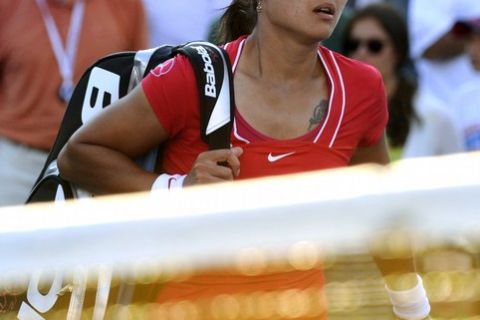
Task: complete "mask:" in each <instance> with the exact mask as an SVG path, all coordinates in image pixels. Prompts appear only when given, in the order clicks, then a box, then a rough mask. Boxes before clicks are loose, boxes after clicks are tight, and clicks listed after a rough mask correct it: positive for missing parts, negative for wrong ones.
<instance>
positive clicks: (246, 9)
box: [218, 0, 258, 44]
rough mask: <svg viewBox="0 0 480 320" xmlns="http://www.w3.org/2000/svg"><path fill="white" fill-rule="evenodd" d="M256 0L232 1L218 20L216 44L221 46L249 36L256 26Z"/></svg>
mask: <svg viewBox="0 0 480 320" xmlns="http://www.w3.org/2000/svg"><path fill="white" fill-rule="evenodd" d="M257 1H258V0H233V1H232V3H231V4H230V5H229V6H228V7H227V10H226V11H225V13H224V14H223V16H222V18H221V20H220V26H219V34H218V42H219V43H221V44H223V43H227V42H230V41H233V40H235V39H237V38H238V37H240V36H242V35H245V34H250V33H252V31H253V28H255V25H256V24H257V9H256V8H257Z"/></svg>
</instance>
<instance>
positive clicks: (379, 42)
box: [342, 3, 463, 160]
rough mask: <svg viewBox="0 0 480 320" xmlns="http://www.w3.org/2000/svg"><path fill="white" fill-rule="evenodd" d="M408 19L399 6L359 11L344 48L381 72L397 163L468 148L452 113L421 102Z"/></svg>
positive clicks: (427, 101)
mask: <svg viewBox="0 0 480 320" xmlns="http://www.w3.org/2000/svg"><path fill="white" fill-rule="evenodd" d="M409 47H410V41H409V35H408V28H407V25H406V21H405V18H404V17H403V16H402V13H401V12H400V11H399V10H398V9H397V8H396V7H394V6H392V5H389V4H385V3H383V4H381V3H379V4H372V5H369V6H366V7H364V8H362V9H360V10H358V11H356V12H355V14H354V15H353V16H352V18H351V19H350V21H349V23H348V24H347V26H346V28H345V33H344V38H343V41H342V50H343V53H344V54H345V55H347V56H348V57H350V58H353V59H356V60H359V61H362V62H364V63H367V64H369V65H371V66H373V67H375V68H376V69H378V70H379V71H380V73H381V74H382V77H383V81H384V83H385V88H386V91H387V97H388V112H389V121H388V124H387V128H386V132H387V138H388V144H389V147H390V154H391V158H392V160H398V159H400V158H408V157H418V156H431V155H439V154H446V153H452V152H458V151H461V150H463V148H462V143H461V138H460V135H459V130H458V127H457V126H456V123H455V119H454V115H453V114H452V113H451V111H450V110H445V109H444V108H442V107H441V105H442V103H441V102H438V101H436V100H435V99H434V98H433V97H431V99H423V100H422V101H419V100H418V99H417V85H416V78H415V76H414V74H413V73H412V72H411V71H412V69H413V68H412V63H411V60H410V56H409Z"/></svg>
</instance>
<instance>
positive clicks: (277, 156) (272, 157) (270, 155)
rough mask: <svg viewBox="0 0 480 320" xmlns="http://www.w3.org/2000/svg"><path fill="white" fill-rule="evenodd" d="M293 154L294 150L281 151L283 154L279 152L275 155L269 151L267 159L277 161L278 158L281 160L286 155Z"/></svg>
mask: <svg viewBox="0 0 480 320" xmlns="http://www.w3.org/2000/svg"><path fill="white" fill-rule="evenodd" d="M293 154H295V151H293V152H289V153H283V154H279V155H276V156H274V155H273V154H272V153H271V152H270V153H269V154H268V161H270V162H277V161H278V160H281V159H283V158H286V157H289V156H291V155H293Z"/></svg>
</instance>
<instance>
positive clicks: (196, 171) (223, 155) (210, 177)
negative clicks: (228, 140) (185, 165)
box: [184, 147, 243, 186]
mask: <svg viewBox="0 0 480 320" xmlns="http://www.w3.org/2000/svg"><path fill="white" fill-rule="evenodd" d="M242 153H243V150H242V148H239V147H235V148H232V149H219V150H211V151H206V152H202V153H201V154H199V155H198V157H197V160H196V161H195V163H194V164H193V166H192V169H191V171H190V173H189V174H188V176H187V178H186V179H185V181H184V185H185V186H188V185H195V184H205V183H212V182H220V181H231V180H233V179H234V178H235V177H237V176H238V175H239V174H240V160H239V157H240V156H241V155H242ZM221 163H226V164H227V165H226V166H225V165H221Z"/></svg>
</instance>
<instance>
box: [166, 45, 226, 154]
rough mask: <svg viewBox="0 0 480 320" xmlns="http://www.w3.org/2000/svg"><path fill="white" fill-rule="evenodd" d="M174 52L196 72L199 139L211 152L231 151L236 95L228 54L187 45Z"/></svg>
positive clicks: (221, 50) (222, 51) (216, 49)
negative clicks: (200, 136)
mask: <svg viewBox="0 0 480 320" xmlns="http://www.w3.org/2000/svg"><path fill="white" fill-rule="evenodd" d="M175 50H176V51H177V52H179V53H181V54H184V55H185V56H187V57H188V58H189V60H190V62H191V64H192V66H193V70H194V72H195V77H196V81H197V86H198V92H199V102H200V128H201V135H202V139H203V140H204V141H205V142H206V143H207V144H208V145H209V148H210V149H211V150H213V149H223V148H230V133H231V130H232V124H233V116H234V107H235V95H234V90H233V75H232V67H231V63H230V59H229V57H228V54H227V52H226V51H225V50H224V49H223V48H220V47H218V46H216V45H214V44H212V43H209V42H190V43H187V44H186V45H184V46H181V47H178V48H176V49H175Z"/></svg>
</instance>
